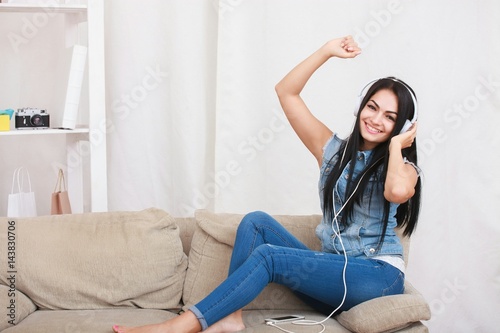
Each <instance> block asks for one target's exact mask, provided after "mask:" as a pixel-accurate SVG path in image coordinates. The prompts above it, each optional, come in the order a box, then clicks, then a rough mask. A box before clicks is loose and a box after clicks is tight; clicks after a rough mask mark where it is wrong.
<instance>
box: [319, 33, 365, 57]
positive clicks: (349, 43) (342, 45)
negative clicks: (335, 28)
mask: <svg viewBox="0 0 500 333" xmlns="http://www.w3.org/2000/svg"><path fill="white" fill-rule="evenodd" d="M324 47H325V48H326V49H327V51H328V52H329V54H330V55H331V56H332V57H338V58H354V57H356V56H357V55H359V54H360V53H361V49H360V48H359V47H358V43H356V42H355V41H354V39H353V38H352V36H345V37H341V38H337V39H332V40H330V41H328V42H327V43H326V44H325V46H324Z"/></svg>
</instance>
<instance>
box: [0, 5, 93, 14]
mask: <svg viewBox="0 0 500 333" xmlns="http://www.w3.org/2000/svg"><path fill="white" fill-rule="evenodd" d="M0 12H11V13H12V12H20V13H30V12H32V13H47V12H49V13H62V14H64V13H86V12H87V5H67V4H54V5H47V4H40V5H32V4H25V3H0Z"/></svg>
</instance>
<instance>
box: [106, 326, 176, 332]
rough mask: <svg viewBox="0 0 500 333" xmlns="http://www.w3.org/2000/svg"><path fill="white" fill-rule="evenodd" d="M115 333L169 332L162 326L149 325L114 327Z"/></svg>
mask: <svg viewBox="0 0 500 333" xmlns="http://www.w3.org/2000/svg"><path fill="white" fill-rule="evenodd" d="M113 332H115V333H165V332H168V331H167V330H166V329H165V328H164V327H163V326H162V324H155V325H147V326H140V327H124V326H118V325H115V326H113Z"/></svg>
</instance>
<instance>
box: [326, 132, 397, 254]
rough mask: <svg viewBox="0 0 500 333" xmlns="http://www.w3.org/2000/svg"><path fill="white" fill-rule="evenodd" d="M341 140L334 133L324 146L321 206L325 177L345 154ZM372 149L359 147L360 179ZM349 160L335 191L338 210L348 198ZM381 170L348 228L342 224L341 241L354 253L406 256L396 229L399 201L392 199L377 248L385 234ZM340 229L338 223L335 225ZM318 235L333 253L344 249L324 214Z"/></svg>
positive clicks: (358, 165)
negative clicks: (387, 219) (385, 224)
mask: <svg viewBox="0 0 500 333" xmlns="http://www.w3.org/2000/svg"><path fill="white" fill-rule="evenodd" d="M341 143H342V140H341V139H339V138H338V137H337V136H336V135H334V136H332V137H331V138H330V140H329V141H328V142H327V144H326V145H325V147H324V151H323V162H322V165H321V171H320V180H319V191H320V200H321V207H323V187H324V186H325V182H326V179H327V177H328V175H329V174H330V172H331V170H332V169H333V167H334V165H335V164H336V163H337V161H338V160H339V159H341V158H342V154H343V152H342V151H339V150H340V145H341ZM371 153H372V152H371V151H359V152H358V156H357V157H358V158H357V160H356V164H355V166H354V174H353V178H354V179H357V177H358V176H359V175H360V173H361V172H362V171H363V170H364V168H365V167H366V165H367V163H368V162H369V161H370V157H371ZM349 165H350V162H349V164H347V166H346V167H345V169H344V170H343V173H342V175H341V176H340V178H339V180H338V182H337V186H336V187H335V191H334V199H335V200H334V205H335V209H336V211H337V212H338V211H340V209H341V208H342V205H343V204H344V202H345V199H346V196H345V193H346V186H347V181H348V178H349V168H350V166H349ZM380 178H381V177H380V171H379V172H375V174H373V175H372V176H371V178H370V181H369V184H368V185H367V188H366V189H365V191H364V193H363V200H362V202H361V205H363V206H360V204H358V203H356V204H355V206H354V209H353V210H354V211H353V214H352V215H351V216H349V219H348V226H347V228H343V227H342V225H340V232H341V235H342V242H343V245H344V248H345V252H346V254H347V255H348V256H352V257H359V256H361V257H368V258H370V257H374V256H382V255H392V256H397V257H399V258H401V259H402V258H403V247H402V245H401V242H400V240H399V238H398V236H397V235H396V232H395V231H394V228H395V227H396V225H397V221H396V217H395V215H396V212H397V209H398V206H399V205H398V204H395V203H390V207H389V221H388V225H387V230H386V233H385V238H384V243H383V244H382V245H381V247H380V248H379V249H378V251H377V247H378V245H379V244H378V243H379V240H380V236H381V234H382V227H383V225H382V218H383V216H384V200H385V199H384V194H383V193H384V183H383V181H381V179H380ZM342 216H343V213H342V212H341V213H340V214H339V215H338V216H337V220H338V221H341V219H342ZM333 227H334V228H335V229H336V230H337V227H336V226H335V225H333ZM316 235H317V236H318V238H319V239H320V241H321V244H322V250H323V251H325V252H331V253H339V254H341V253H343V251H344V250H343V249H342V245H341V242H340V240H339V238H338V237H337V236H336V235H335V233H334V232H333V229H332V221H331V220H330V219H327V218H325V216H324V215H323V220H322V221H321V223H320V224H319V225H318V227H317V228H316Z"/></svg>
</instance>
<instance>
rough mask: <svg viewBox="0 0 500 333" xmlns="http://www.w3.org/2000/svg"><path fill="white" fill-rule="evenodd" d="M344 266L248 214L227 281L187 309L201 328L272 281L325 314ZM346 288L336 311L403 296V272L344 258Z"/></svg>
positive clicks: (340, 290) (340, 289)
mask: <svg viewBox="0 0 500 333" xmlns="http://www.w3.org/2000/svg"><path fill="white" fill-rule="evenodd" d="M344 263H345V261H344V256H343V255H338V254H333V253H325V252H317V251H312V250H310V249H308V248H307V247H306V246H305V245H304V244H303V243H301V242H300V241H299V240H298V239H297V238H296V237H295V236H293V235H292V234H291V233H290V232H288V231H287V230H286V229H285V228H284V227H283V226H282V225H281V224H279V223H278V222H277V221H276V220H275V219H274V218H273V217H271V216H270V215H268V214H266V213H263V212H253V213H250V214H248V215H246V216H245V217H244V218H243V220H242V221H241V223H240V226H239V227H238V231H237V233H236V239H235V246H234V249H233V253H232V257H231V263H230V266H229V276H228V278H227V279H226V280H224V282H222V283H221V284H220V285H219V286H218V287H217V288H216V289H215V290H214V291H213V292H211V293H210V294H209V295H208V296H207V297H205V298H204V299H203V300H202V301H200V302H199V303H198V304H196V305H195V306H193V307H191V308H190V310H191V311H192V312H193V313H194V314H195V315H196V317H197V318H198V320H199V321H200V324H201V326H202V329H203V330H205V329H206V328H207V327H208V326H210V325H212V324H214V323H216V322H217V321H219V320H221V319H222V318H224V317H226V316H228V315H229V314H231V313H233V312H235V311H236V310H239V309H241V308H243V307H244V306H245V305H247V304H248V303H250V302H251V301H252V300H253V299H255V298H256V297H257V296H258V295H259V293H260V292H261V291H262V290H263V289H264V288H265V287H266V286H267V285H268V284H269V283H270V282H274V283H278V284H282V285H285V286H287V287H288V288H290V289H291V290H292V291H293V292H295V293H296V294H297V296H298V297H299V298H301V299H302V300H303V301H304V302H305V303H307V304H309V305H310V306H312V307H313V308H315V309H316V310H318V311H320V312H322V313H324V314H325V315H329V314H330V313H331V312H332V311H333V310H334V309H336V308H337V307H338V306H339V304H340V303H341V301H342V298H343V296H344V283H343V277H342V270H343V268H344ZM346 284H347V297H346V299H345V302H344V304H343V305H342V307H341V308H340V310H339V311H345V310H348V309H350V308H351V307H353V306H355V305H357V304H359V303H361V302H364V301H367V300H370V299H372V298H375V297H380V296H385V295H394V294H401V293H403V291H404V274H403V273H401V271H399V270H398V269H397V268H395V267H393V266H391V265H390V264H387V263H385V262H383V261H378V260H369V259H366V258H353V257H349V258H348V264H347V270H346Z"/></svg>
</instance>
